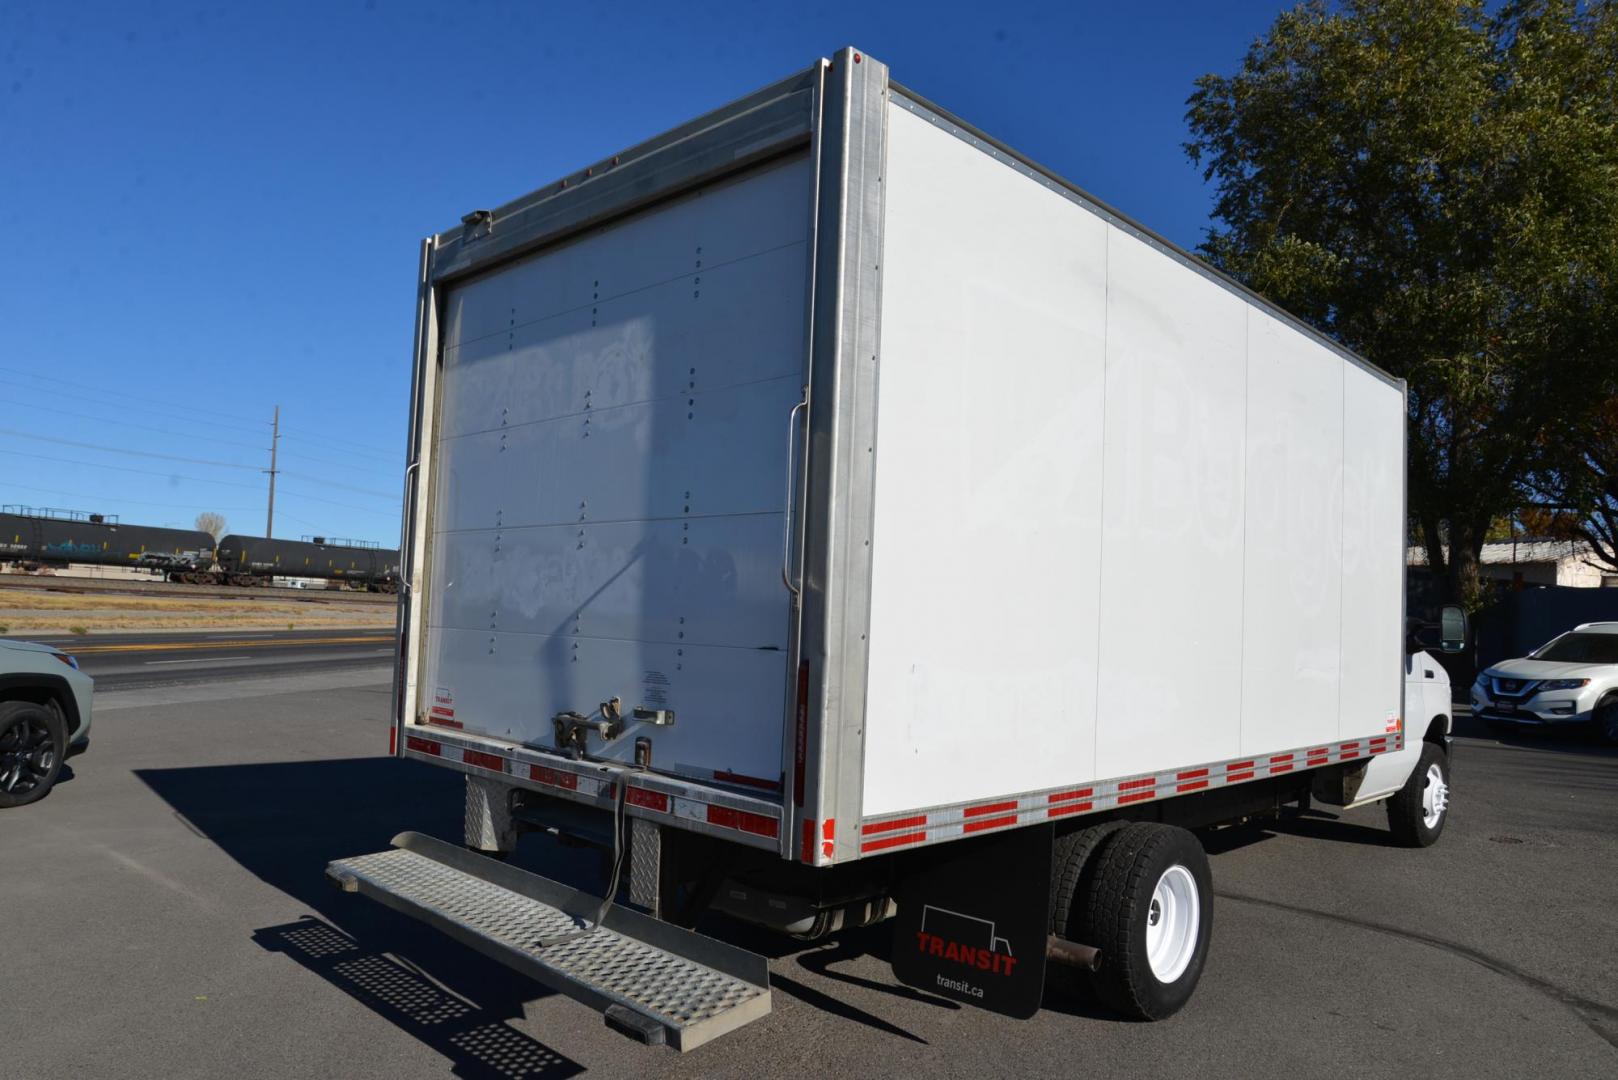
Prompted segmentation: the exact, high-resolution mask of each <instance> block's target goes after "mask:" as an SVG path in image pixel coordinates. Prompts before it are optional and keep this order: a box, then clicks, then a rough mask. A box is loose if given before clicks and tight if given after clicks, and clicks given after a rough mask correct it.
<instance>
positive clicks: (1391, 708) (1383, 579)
mask: <svg viewBox="0 0 1618 1080" xmlns="http://www.w3.org/2000/svg"><path fill="white" fill-rule="evenodd" d="M1343 432H1344V435H1345V438H1344V443H1343V681H1342V693H1341V698H1340V701H1341V706H1340V708H1339V716H1340V718H1341V719H1340V721H1339V726H1338V732H1339V734H1340V735H1341V736H1342V737H1343V738H1345V739H1352V738H1355V737H1356V736H1360V735H1365V734H1367V733H1371V734H1381V733H1382V732H1384V731H1390V730H1393V729H1394V728H1395V727H1396V726H1397V725H1398V723H1399V719H1400V716H1401V715H1402V710H1403V708H1404V619H1403V615H1404V607H1403V605H1404V571H1405V567H1404V559H1405V500H1404V481H1405V475H1404V445H1405V443H1404V433H1405V395H1404V391H1403V388H1402V387H1392V386H1388V385H1387V384H1386V383H1384V382H1382V381H1381V380H1379V379H1377V378H1375V377H1373V376H1371V375H1370V374H1368V373H1366V372H1364V371H1360V370H1357V369H1356V370H1350V371H1347V372H1345V373H1344V382H1343ZM1420 737H1421V732H1419V731H1418V732H1415V733H1414V734H1413V738H1415V739H1420Z"/></svg>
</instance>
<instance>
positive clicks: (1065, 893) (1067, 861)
mask: <svg viewBox="0 0 1618 1080" xmlns="http://www.w3.org/2000/svg"><path fill="white" fill-rule="evenodd" d="M1128 824H1129V822H1127V821H1103V822H1102V823H1101V824H1099V825H1091V826H1090V827H1089V828H1085V829H1080V830H1078V831H1077V832H1070V833H1068V834H1067V835H1066V836H1062V837H1058V838H1057V840H1056V846H1055V848H1054V850H1052V852H1051V933H1053V934H1055V935H1056V936H1057V937H1059V938H1062V939H1063V940H1064V941H1072V942H1076V943H1078V944H1080V945H1094V944H1095V942H1093V941H1091V940H1089V933H1090V927H1089V926H1088V925H1087V924H1086V923H1085V912H1084V894H1085V891H1086V890H1087V889H1088V888H1089V887H1090V885H1091V884H1092V883H1093V882H1094V880H1095V874H1094V873H1093V872H1087V871H1093V869H1094V866H1095V858H1094V856H1095V853H1096V849H1097V848H1099V847H1100V846H1101V843H1102V841H1104V840H1105V839H1106V838H1107V837H1109V836H1111V835H1112V834H1113V833H1115V832H1117V831H1118V830H1119V829H1122V828H1123V827H1124V826H1126V825H1128Z"/></svg>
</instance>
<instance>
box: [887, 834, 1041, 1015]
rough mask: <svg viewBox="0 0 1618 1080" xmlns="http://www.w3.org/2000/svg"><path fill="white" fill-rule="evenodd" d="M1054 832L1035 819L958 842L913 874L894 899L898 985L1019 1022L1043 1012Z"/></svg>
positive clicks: (908, 876) (894, 966) (946, 846)
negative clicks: (1041, 1010) (897, 910)
mask: <svg viewBox="0 0 1618 1080" xmlns="http://www.w3.org/2000/svg"><path fill="white" fill-rule="evenodd" d="M1052 834H1053V830H1052V828H1051V827H1050V826H1049V825H1034V826H1028V827H1025V828H1021V829H1013V830H1011V831H1009V832H1006V833H1002V834H1000V835H998V836H986V837H982V838H979V839H974V840H957V841H955V842H953V843H949V844H944V845H941V846H940V847H939V848H938V849H937V854H936V855H933V857H932V858H931V859H930V860H929V861H927V862H925V863H922V864H921V865H920V866H919V867H917V868H916V869H915V870H913V871H911V872H908V873H906V874H905V875H904V884H903V885H902V886H900V888H899V889H898V890H897V893H896V895H895V899H896V900H897V901H898V905H899V914H898V916H897V918H896V920H895V924H894V931H893V972H894V974H895V975H896V976H898V978H899V981H900V982H903V983H905V984H906V985H908V986H913V987H915V988H916V989H918V990H925V991H927V992H929V993H932V994H937V995H939V996H940V997H946V998H951V999H953V1000H955V1001H961V1002H965V1003H966V1004H968V1005H976V1006H978V1007H979V1008H981V1009H988V1010H989V1011H990V1012H997V1013H1002V1014H1004V1015H1006V1016H1014V1017H1017V1018H1018V1019H1026V1018H1027V1017H1030V1016H1033V1015H1034V1014H1035V1013H1036V1012H1038V1011H1039V1004H1040V999H1041V998H1042V997H1043V996H1044V992H1045V942H1046V938H1047V937H1048V935H1049V933H1050V915H1051V912H1050V904H1051V899H1050V893H1051V883H1050V878H1051V843H1052ZM918 854H919V853H918Z"/></svg>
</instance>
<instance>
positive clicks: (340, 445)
mask: <svg viewBox="0 0 1618 1080" xmlns="http://www.w3.org/2000/svg"><path fill="white" fill-rule="evenodd" d="M0 371H16V369H15V368H7V367H4V366H0ZM21 374H26V375H28V377H30V378H34V379H46V378H47V377H46V376H43V375H34V374H32V373H30V372H22V373H21ZM48 381H51V382H60V383H64V384H66V385H69V386H77V385H79V384H75V383H70V382H68V381H67V380H66V379H50V380H48ZM0 384H9V385H10V386H11V387H13V388H14V389H16V390H26V391H32V392H36V393H41V394H56V393H58V391H56V390H50V389H47V388H46V387H43V386H29V385H27V384H25V383H18V382H13V381H11V380H0ZM74 394H75V396H76V397H78V398H85V399H87V403H88V404H91V405H106V406H113V407H118V408H124V407H127V406H128V405H129V399H127V398H114V397H109V396H108V395H107V394H105V393H95V392H93V391H91V392H86V391H84V390H78V389H76V390H75V391H74ZM16 404H18V405H20V406H21V407H23V408H28V409H47V408H52V407H50V406H45V405H34V404H32V403H27V402H16ZM188 407H189V406H179V408H188ZM173 409H174V407H173V406H170V407H168V408H166V409H165V408H152V407H150V406H142V411H143V412H144V413H149V414H152V415H156V416H159V417H163V418H166V419H170V420H178V421H180V422H182V423H185V424H202V425H204V426H207V427H217V428H224V429H225V430H227V431H247V432H252V433H253V434H260V433H261V431H262V429H263V428H265V427H268V426H269V425H268V424H266V423H264V422H262V421H260V422H257V423H256V424H252V425H248V426H244V425H242V424H223V423H219V422H218V421H214V420H201V419H198V418H196V417H194V416H186V415H184V414H182V413H178V412H175V411H173ZM52 411H55V412H66V410H64V409H59V408H52ZM68 415H75V414H73V413H68ZM76 415H79V416H81V417H84V418H85V419H95V420H100V419H102V418H101V417H91V416H87V415H86V414H83V413H79V414H76ZM215 415H222V414H215ZM103 422H105V423H125V424H127V423H128V422H127V421H119V420H104V421H103ZM128 426H130V427H137V426H140V425H135V424H128ZM153 430H155V429H153ZM173 434H176V435H179V436H181V437H189V436H188V435H186V434H185V433H180V432H175V433H173ZM281 437H282V438H286V432H285V431H283V432H282V433H281ZM206 438H207V439H208V440H209V441H211V442H218V443H221V444H225V440H223V439H219V438H217V437H216V436H213V435H207V436H206ZM297 438H298V439H299V440H301V441H304V442H311V443H327V444H329V445H330V446H331V447H332V448H333V449H338V450H341V451H343V452H344V453H348V454H350V455H352V454H356V453H357V454H363V455H365V456H368V457H373V458H375V459H376V460H377V461H378V462H379V463H384V462H385V463H388V464H393V463H395V462H397V461H398V460H399V459H400V455H398V454H395V453H392V452H390V451H385V450H379V449H377V448H376V447H374V446H369V445H366V444H364V443H358V442H352V441H350V440H348V439H339V438H336V437H335V436H326V435H301V436H297ZM228 445H232V446H245V445H247V444H245V443H229V444H228ZM298 456H299V457H303V458H307V459H309V460H313V461H323V462H327V463H329V464H353V463H352V462H336V461H333V460H332V459H330V458H320V457H315V456H314V455H312V454H299V455H298Z"/></svg>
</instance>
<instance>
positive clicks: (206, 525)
mask: <svg viewBox="0 0 1618 1080" xmlns="http://www.w3.org/2000/svg"><path fill="white" fill-rule="evenodd" d="M196 527H197V531H199V532H205V533H207V534H208V535H209V536H211V537H213V538H214V542H215V543H218V542H219V538H220V537H222V536H224V535H225V528H226V525H225V515H224V514H216V513H214V512H213V511H212V510H204V511H203V512H202V513H200V514H198V515H197V522H196Z"/></svg>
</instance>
